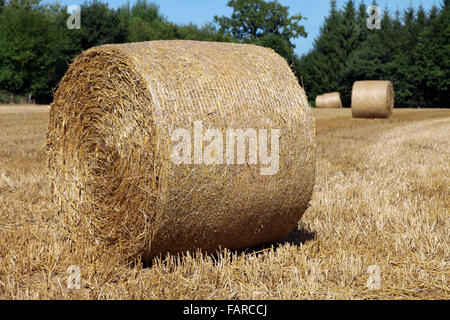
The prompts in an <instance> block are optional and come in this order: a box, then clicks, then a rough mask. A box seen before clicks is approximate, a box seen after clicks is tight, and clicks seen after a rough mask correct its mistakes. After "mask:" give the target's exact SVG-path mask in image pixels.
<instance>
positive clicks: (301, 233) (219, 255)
mask: <svg viewBox="0 0 450 320" xmlns="http://www.w3.org/2000/svg"><path fill="white" fill-rule="evenodd" d="M314 239H316V232H315V231H311V230H308V229H306V228H304V227H298V226H296V227H295V229H294V230H293V231H292V232H291V233H289V235H288V236H287V237H286V238H284V239H283V240H281V241H278V242H272V243H266V244H263V245H258V246H254V247H250V248H244V249H239V250H228V249H219V250H217V251H216V252H214V253H208V252H206V253H205V252H201V251H200V250H198V251H197V252H190V253H189V255H191V256H196V255H197V256H198V255H203V257H205V258H210V259H211V261H212V262H213V264H214V265H218V264H219V263H220V261H223V259H226V260H228V261H229V262H233V261H235V260H236V259H238V258H239V257H242V256H243V255H244V256H246V257H259V256H261V255H263V254H265V253H266V252H268V251H270V250H273V251H276V250H277V249H278V248H279V247H282V246H284V245H286V244H290V245H291V246H301V245H303V244H304V243H306V242H308V241H312V240H314ZM227 253H228V254H227ZM186 254H187V253H182V254H178V255H175V257H177V259H176V261H177V264H178V263H180V262H182V261H183V259H184V258H185V257H186ZM173 257H174V256H172V258H173ZM170 258H171V256H169V255H167V256H166V257H165V258H163V257H159V261H160V262H161V263H162V264H164V265H165V264H166V262H167V260H168V259H170ZM172 261H173V260H172ZM154 264H155V259H152V261H142V267H143V268H146V269H147V268H151V267H152V266H153V265H154Z"/></svg>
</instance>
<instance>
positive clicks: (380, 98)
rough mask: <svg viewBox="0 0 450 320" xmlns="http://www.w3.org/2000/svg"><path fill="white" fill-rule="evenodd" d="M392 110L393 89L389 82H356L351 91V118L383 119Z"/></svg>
mask: <svg viewBox="0 0 450 320" xmlns="http://www.w3.org/2000/svg"><path fill="white" fill-rule="evenodd" d="M393 109H394V87H393V85H392V82H390V81H356V82H355V83H354V84H353V89H352V115H353V118H384V119H387V118H389V117H390V116H391V115H392V112H393Z"/></svg>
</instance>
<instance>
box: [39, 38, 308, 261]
mask: <svg viewBox="0 0 450 320" xmlns="http://www.w3.org/2000/svg"><path fill="white" fill-rule="evenodd" d="M198 121H201V126H202V128H203V131H202V132H203V134H205V130H206V129H217V131H216V133H218V134H219V135H220V134H222V136H223V137H224V139H225V135H226V133H227V132H228V130H229V129H243V130H246V129H250V131H251V130H254V132H255V133H256V134H259V139H261V137H263V136H266V140H267V141H269V142H268V143H269V145H268V146H267V151H268V152H267V157H270V156H273V157H272V158H271V159H272V160H273V161H272V160H271V161H270V163H269V161H268V160H267V158H261V155H264V153H263V152H264V150H262V149H263V148H261V147H259V146H262V145H263V143H261V141H262V140H258V141H259V142H258V147H259V148H258V162H257V163H254V162H252V161H250V158H251V157H250V153H249V148H247V153H248V160H247V157H246V160H245V162H244V163H240V164H237V163H236V162H237V161H238V160H236V161H235V162H234V164H233V163H228V162H226V163H225V162H224V163H220V161H219V160H220V156H219V160H217V159H218V158H215V159H216V160H217V162H214V163H212V164H211V163H209V164H207V163H199V160H198V157H197V158H196V156H198V155H200V160H201V157H202V151H203V152H205V150H206V147H207V146H210V143H209V142H206V140H205V138H204V136H203V142H201V141H202V138H198V137H196V136H195V135H196V133H195V126H196V125H197V126H198V124H199V122H198ZM193 128H194V129H193ZM178 129H181V130H185V131H180V132H184V133H186V132H188V133H190V134H192V140H191V142H192V149H191V150H192V154H193V160H192V158H191V159H190V161H191V162H189V157H188V158H183V159H184V160H186V162H182V163H181V164H178V163H177V162H176V161H174V158H173V152H174V146H176V145H177V143H179V141H178V140H177V139H176V140H177V141H174V139H173V134H174V132H175V131H176V130H178ZM264 130H266V131H267V134H266V135H264V134H263V133H264ZM273 130H279V132H280V137H279V139H275V140H273V139H274V137H275V138H276V135H275V133H274V132H275V131H273ZM210 138H211V137H210ZM217 139H218V138H217ZM214 140H215V139H214ZM180 141H181V140H180ZM183 141H184V139H183ZM199 141H200V143H199ZM210 141H211V140H210ZM227 141H228V140H227ZM236 141H237V140H236ZM245 141H246V140H244V143H245ZM247 142H248V143H245V145H247V144H248V145H247V146H249V145H250V138H249V139H248V141H247ZM211 144H212V142H211ZM277 144H278V145H279V152H278V154H279V161H278V167H277V168H276V169H277V170H276V171H275V170H274V171H275V173H274V174H267V172H266V173H264V174H262V172H263V171H264V168H266V169H267V167H269V166H271V165H273V164H274V163H275V159H276V154H277V153H276V148H275V146H276V145H277ZM198 145H200V152H199V150H198V149H196V148H197V147H198ZM225 145H226V142H225V140H224V142H223V146H224V149H223V153H222V155H223V156H224V157H223V158H225V155H226V153H225V151H227V152H228V151H229V150H225ZM237 145H238V142H236V149H237ZM184 146H186V145H184ZM216 146H217V145H216ZM218 146H220V143H219V144H218ZM46 150H47V158H48V164H47V166H48V169H49V174H50V177H51V180H52V189H53V192H54V195H55V197H56V199H57V200H58V201H59V203H60V206H61V212H62V221H63V224H64V226H65V228H66V229H67V230H68V232H70V234H71V237H72V238H74V239H77V238H78V237H81V239H88V240H89V241H90V242H91V243H93V244H95V245H96V246H98V247H100V248H107V250H115V251H117V252H120V253H121V254H124V255H126V256H127V257H134V256H137V255H139V256H141V257H143V258H144V259H145V260H148V259H151V258H152V257H155V256H158V255H164V254H166V253H169V252H170V253H179V252H183V251H186V250H196V249H198V248H199V249H202V250H204V251H208V252H211V251H214V250H216V249H217V248H219V247H222V248H229V249H238V248H246V247H251V246H255V245H261V244H264V243H271V242H274V241H279V240H281V239H283V238H284V237H285V236H286V235H288V234H289V232H290V231H292V230H293V228H295V227H296V226H297V223H298V221H299V219H300V218H301V216H302V214H303V213H304V211H305V209H306V208H307V205H308V203H309V200H310V197H311V193H312V190H313V184H314V176H315V160H316V146H315V127H314V119H313V116H312V114H311V111H310V109H309V106H308V102H307V98H306V95H305V92H304V90H303V89H302V88H301V87H300V86H299V84H298V82H297V79H296V78H295V76H294V75H293V73H292V72H291V70H290V68H289V66H288V64H287V63H286V61H285V60H284V59H283V58H281V57H280V56H279V55H278V54H276V53H274V52H273V51H272V50H269V49H266V48H263V47H258V46H253V45H241V44H230V43H214V42H199V41H181V40H180V41H178V40H177V41H150V42H142V43H130V44H117V45H104V46H100V47H95V48H91V49H89V50H87V51H85V52H83V53H81V54H80V55H79V56H78V57H77V58H76V59H75V60H74V62H73V63H72V64H71V66H70V67H69V69H68V71H67V73H66V74H65V76H64V77H63V79H62V80H61V82H60V83H59V85H58V88H57V90H56V92H55V95H54V102H53V103H52V104H51V109H50V120H49V127H48V133H47V145H46ZM184 150H185V149H183V151H184ZM214 150H215V151H217V150H219V151H220V148H219V149H214ZM234 150H235V148H234V147H233V148H232V151H231V152H233V151H234ZM219 151H217V155H220V152H219ZM236 152H237V151H236ZM271 152H272V153H273V154H272V155H271V154H270V153H271ZM180 154H181V153H180ZM186 154H188V152H186ZM184 155H185V154H184V152H183V156H184ZM264 159H265V160H264ZM253 160H254V159H253ZM227 161H228V158H227ZM264 161H265V162H264ZM200 162H201V161H200Z"/></svg>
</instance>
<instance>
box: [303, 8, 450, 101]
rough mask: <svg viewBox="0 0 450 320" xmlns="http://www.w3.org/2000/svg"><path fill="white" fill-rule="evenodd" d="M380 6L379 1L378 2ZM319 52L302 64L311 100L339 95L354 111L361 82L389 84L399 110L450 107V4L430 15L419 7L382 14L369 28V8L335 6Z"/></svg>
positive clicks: (324, 27) (316, 48)
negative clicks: (377, 25)
mask: <svg viewBox="0 0 450 320" xmlns="http://www.w3.org/2000/svg"><path fill="white" fill-rule="evenodd" d="M373 4H376V1H375V2H373ZM330 7H331V8H330V12H329V15H328V16H327V17H326V18H325V21H324V23H323V25H322V27H321V30H320V35H319V36H318V37H317V39H315V42H314V48H313V49H312V50H311V51H310V52H309V53H308V54H306V55H304V56H303V57H302V58H301V59H300V61H299V64H298V67H297V69H298V71H299V74H301V75H302V76H303V80H304V83H305V86H306V91H307V93H308V95H309V97H310V98H313V99H314V98H315V97H316V96H317V95H318V94H321V93H324V92H330V91H339V92H340V93H341V96H342V100H343V104H344V105H346V106H350V103H351V89H352V85H353V83H354V81H356V80H390V81H392V83H393V85H394V90H395V105H396V107H435V108H438V107H441V108H442V107H450V103H449V100H450V99H449V98H450V96H449V91H450V0H445V1H444V2H443V3H442V5H441V6H440V7H437V6H433V7H432V8H431V10H429V11H428V12H426V11H425V10H424V8H423V7H422V6H421V5H420V6H418V8H413V7H409V8H407V9H405V10H404V11H402V12H400V11H399V10H397V11H395V12H394V14H391V13H390V12H389V10H388V9H387V8H385V9H384V11H383V12H382V13H381V14H380V18H381V23H380V27H381V28H380V29H372V30H370V29H369V28H368V27H367V18H368V17H369V15H368V13H367V6H366V5H365V4H364V2H361V3H359V5H358V6H356V3H355V2H354V1H352V0H349V1H347V2H346V4H345V6H344V7H343V8H342V9H338V8H337V6H336V1H335V0H332V1H331V6H330Z"/></svg>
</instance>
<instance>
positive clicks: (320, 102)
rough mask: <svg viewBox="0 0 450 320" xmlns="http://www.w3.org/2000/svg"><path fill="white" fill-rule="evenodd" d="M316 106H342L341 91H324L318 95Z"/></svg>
mask: <svg viewBox="0 0 450 320" xmlns="http://www.w3.org/2000/svg"><path fill="white" fill-rule="evenodd" d="M316 108H342V101H341V95H340V94H339V92H330V93H324V94H322V95H319V96H317V97H316Z"/></svg>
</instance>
